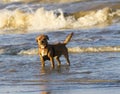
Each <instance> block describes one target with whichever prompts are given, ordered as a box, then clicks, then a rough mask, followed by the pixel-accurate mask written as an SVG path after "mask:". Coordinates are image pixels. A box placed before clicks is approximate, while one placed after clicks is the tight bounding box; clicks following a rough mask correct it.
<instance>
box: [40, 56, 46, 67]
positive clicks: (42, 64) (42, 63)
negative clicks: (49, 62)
mask: <svg viewBox="0 0 120 94" xmlns="http://www.w3.org/2000/svg"><path fill="white" fill-rule="evenodd" d="M40 60H41V66H42V67H45V61H44V59H43V57H42V56H41V55H40Z"/></svg>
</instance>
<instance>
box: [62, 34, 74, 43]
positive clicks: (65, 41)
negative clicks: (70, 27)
mask: <svg viewBox="0 0 120 94" xmlns="http://www.w3.org/2000/svg"><path fill="white" fill-rule="evenodd" d="M72 36H73V32H72V33H70V34H69V35H68V36H67V37H66V39H65V40H64V42H63V43H64V44H67V43H68V42H69V41H70V40H71V38H72Z"/></svg>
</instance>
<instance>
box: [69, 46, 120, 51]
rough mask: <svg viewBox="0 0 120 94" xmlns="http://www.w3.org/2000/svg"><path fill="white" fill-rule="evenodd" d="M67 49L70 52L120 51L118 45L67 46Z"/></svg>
mask: <svg viewBox="0 0 120 94" xmlns="http://www.w3.org/2000/svg"><path fill="white" fill-rule="evenodd" d="M68 51H69V52H71V53H92V52H94V53H98V52H120V46H101V47H72V48H68Z"/></svg>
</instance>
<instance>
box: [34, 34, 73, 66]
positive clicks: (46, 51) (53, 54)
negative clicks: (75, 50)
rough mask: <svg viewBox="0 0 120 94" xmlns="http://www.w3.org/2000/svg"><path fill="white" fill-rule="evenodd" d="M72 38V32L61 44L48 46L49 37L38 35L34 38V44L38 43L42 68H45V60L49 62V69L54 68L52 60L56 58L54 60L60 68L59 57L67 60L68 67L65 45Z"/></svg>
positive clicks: (68, 61)
mask: <svg viewBox="0 0 120 94" xmlns="http://www.w3.org/2000/svg"><path fill="white" fill-rule="evenodd" d="M72 36H73V32H72V33H70V34H69V35H68V36H67V37H66V39H65V40H64V42H62V43H60V42H59V43H56V44H49V43H48V40H49V37H48V36H47V35H44V34H43V35H39V36H37V37H36V42H37V43H38V54H39V56H40V59H41V65H42V67H45V61H46V60H50V62H51V67H52V68H54V66H55V64H54V58H56V60H57V62H58V66H60V65H61V61H60V59H59V58H60V56H61V55H64V57H65V58H66V60H67V65H69V66H70V60H69V55H68V49H67V47H66V45H67V44H68V42H69V41H70V40H71V38H72Z"/></svg>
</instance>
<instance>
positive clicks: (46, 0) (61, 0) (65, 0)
mask: <svg viewBox="0 0 120 94" xmlns="http://www.w3.org/2000/svg"><path fill="white" fill-rule="evenodd" d="M78 1H83V0H3V2H5V3H10V2H25V3H26V2H27V3H30V2H35V3H36V2H40V3H69V2H78Z"/></svg>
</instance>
